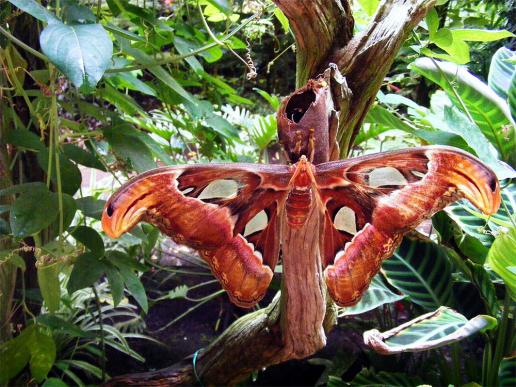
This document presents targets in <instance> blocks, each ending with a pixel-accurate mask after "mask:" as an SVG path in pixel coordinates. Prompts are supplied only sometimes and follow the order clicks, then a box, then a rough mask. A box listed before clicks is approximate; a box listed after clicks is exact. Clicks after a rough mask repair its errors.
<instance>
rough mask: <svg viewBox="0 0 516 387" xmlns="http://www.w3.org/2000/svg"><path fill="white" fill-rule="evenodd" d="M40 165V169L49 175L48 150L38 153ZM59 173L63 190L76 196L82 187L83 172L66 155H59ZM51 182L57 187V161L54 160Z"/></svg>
mask: <svg viewBox="0 0 516 387" xmlns="http://www.w3.org/2000/svg"><path fill="white" fill-rule="evenodd" d="M37 158H38V163H39V165H40V167H41V168H42V169H43V170H44V171H45V172H46V173H47V174H48V173H49V172H48V151H47V149H45V150H42V151H40V152H38V154H37ZM59 173H60V175H61V184H62V190H63V192H64V193H67V194H69V195H73V194H75V193H76V192H77V191H78V190H79V188H80V187H81V182H82V175H81V171H80V170H79V168H78V167H77V165H75V164H74V163H72V162H71V161H70V160H68V158H67V157H65V155H64V154H62V153H59ZM50 178H51V180H52V182H54V183H55V184H56V187H57V182H58V180H57V169H56V159H55V157H53V158H52V175H51V177H50Z"/></svg>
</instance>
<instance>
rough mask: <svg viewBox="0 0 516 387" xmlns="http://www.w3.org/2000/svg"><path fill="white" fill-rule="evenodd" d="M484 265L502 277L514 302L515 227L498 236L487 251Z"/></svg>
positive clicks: (515, 284)
mask: <svg viewBox="0 0 516 387" xmlns="http://www.w3.org/2000/svg"><path fill="white" fill-rule="evenodd" d="M486 263H487V265H489V266H490V267H491V268H492V269H493V270H494V272H495V273H496V274H498V275H499V276H500V277H502V279H503V282H504V283H505V285H507V287H508V289H509V290H510V294H511V297H512V299H513V300H516V227H511V228H510V229H509V231H508V232H506V233H502V232H501V233H500V235H498V237H497V238H496V239H495V241H494V242H493V245H492V246H491V249H490V250H489V253H488V255H487V260H486Z"/></svg>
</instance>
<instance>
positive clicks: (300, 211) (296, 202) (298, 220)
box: [285, 188, 312, 228]
mask: <svg viewBox="0 0 516 387" xmlns="http://www.w3.org/2000/svg"><path fill="white" fill-rule="evenodd" d="M311 206H312V190H311V189H310V188H307V189H298V188H293V189H292V191H290V192H289V194H288V197H287V201H286V203H285V209H286V212H287V222H288V224H289V225H290V226H291V227H293V228H299V227H301V226H302V225H303V224H305V222H306V219H307V217H308V213H309V212H310V208H311Z"/></svg>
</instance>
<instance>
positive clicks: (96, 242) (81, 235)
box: [72, 226, 104, 258]
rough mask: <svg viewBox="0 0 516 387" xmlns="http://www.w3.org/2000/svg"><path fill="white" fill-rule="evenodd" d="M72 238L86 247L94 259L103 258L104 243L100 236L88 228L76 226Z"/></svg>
mask: <svg viewBox="0 0 516 387" xmlns="http://www.w3.org/2000/svg"><path fill="white" fill-rule="evenodd" d="M72 236H73V237H74V238H75V239H76V240H77V241H79V242H81V243H82V244H83V245H84V246H86V247H87V248H88V249H89V250H90V251H91V252H92V253H93V255H94V256H95V257H96V258H102V257H103V256H104V241H103V240H102V237H101V236H100V234H99V233H98V232H97V231H95V230H94V229H92V228H91V227H88V226H78V227H76V228H75V229H74V230H73V232H72Z"/></svg>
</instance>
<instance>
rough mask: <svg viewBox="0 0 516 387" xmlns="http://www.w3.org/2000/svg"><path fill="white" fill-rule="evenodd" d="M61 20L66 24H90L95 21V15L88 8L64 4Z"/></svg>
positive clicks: (74, 4)
mask: <svg viewBox="0 0 516 387" xmlns="http://www.w3.org/2000/svg"><path fill="white" fill-rule="evenodd" d="M63 19H64V21H65V22H66V24H91V23H95V22H96V21H97V18H96V17H95V14H94V13H93V12H92V11H91V9H90V8H89V7H87V6H85V5H79V4H76V3H75V2H70V3H65V6H64V7H63Z"/></svg>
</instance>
